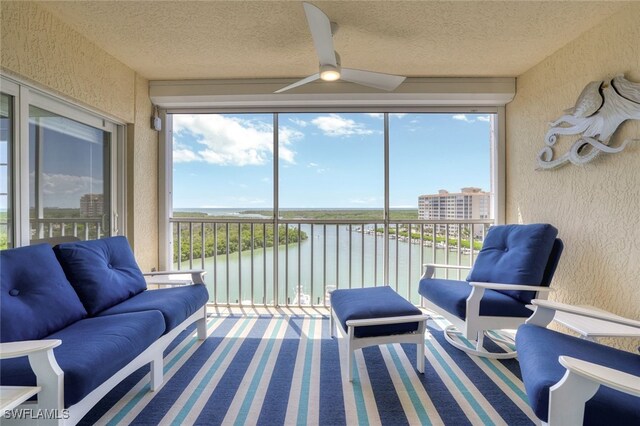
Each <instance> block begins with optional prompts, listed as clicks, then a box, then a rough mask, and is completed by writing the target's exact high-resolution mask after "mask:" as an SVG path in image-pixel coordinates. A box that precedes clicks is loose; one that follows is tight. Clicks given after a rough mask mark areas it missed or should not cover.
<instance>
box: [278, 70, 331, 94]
mask: <svg viewBox="0 0 640 426" xmlns="http://www.w3.org/2000/svg"><path fill="white" fill-rule="evenodd" d="M319 78H320V74H319V73H315V74H313V75H310V76H309V77H307V78H303V79H302V80H300V81H296V82H295V83H293V84H290V85H288V86H286V87H283V88H282V89H279V90H276V91H275V92H273V93H282V92H285V91H287V90H291V89H293V88H295V87H298V86H302V85H303V84H307V83H311V82H312V81H315V80H317V79H319Z"/></svg>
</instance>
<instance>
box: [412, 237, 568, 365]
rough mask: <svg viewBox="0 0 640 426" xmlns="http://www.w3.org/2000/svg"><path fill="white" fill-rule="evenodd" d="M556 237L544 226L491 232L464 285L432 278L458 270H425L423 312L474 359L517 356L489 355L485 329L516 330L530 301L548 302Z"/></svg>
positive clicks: (557, 256) (511, 353)
mask: <svg viewBox="0 0 640 426" xmlns="http://www.w3.org/2000/svg"><path fill="white" fill-rule="evenodd" d="M557 234H558V230H557V229H556V228H554V227H553V226H551V225H548V224H532V225H500V226H494V227H491V228H490V229H489V232H488V233H487V236H486V238H485V240H484V244H483V247H482V250H480V253H478V258H477V260H476V263H475V265H474V266H473V268H472V269H471V271H470V273H469V276H468V277H467V280H466V281H456V280H449V279H440V278H435V277H434V273H435V270H436V269H437V268H459V267H458V266H450V265H425V272H424V274H423V276H422V278H421V280H420V284H419V290H418V291H419V293H420V295H421V296H422V297H423V299H424V304H425V306H426V308H427V309H429V310H431V311H434V312H436V313H438V314H440V315H442V316H443V317H445V318H446V319H447V320H448V321H449V322H450V323H451V325H450V326H449V327H447V328H446V329H445V337H446V339H447V341H448V342H449V343H451V344H452V345H453V346H455V347H456V348H458V349H460V350H462V351H465V352H467V353H470V354H473V355H478V356H484V357H488V358H501V359H502V358H513V357H515V356H516V352H515V351H509V352H489V351H487V350H486V349H485V348H484V337H485V335H486V336H487V337H489V338H492V337H491V335H489V334H487V333H486V332H487V331H488V330H501V329H516V328H518V326H519V325H521V324H523V323H524V322H525V320H526V319H527V318H529V317H530V316H531V314H532V311H531V309H529V308H528V307H527V305H529V304H530V303H531V300H532V299H534V298H538V299H546V295H547V293H548V292H549V291H551V289H550V288H549V285H550V283H551V279H552V278H553V274H554V273H555V270H556V267H557V265H558V261H559V260H560V255H561V254H562V250H563V247H564V246H563V244H562V241H561V240H560V239H558V238H556V237H557ZM460 269H464V268H460ZM454 328H457V330H458V331H459V332H461V333H462V335H463V336H464V337H465V338H466V339H469V340H475V341H476V344H475V348H472V347H468V346H466V345H464V344H463V343H461V342H460V341H459V340H457V339H455V338H454V337H452V333H453V329H454Z"/></svg>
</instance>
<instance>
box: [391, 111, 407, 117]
mask: <svg viewBox="0 0 640 426" xmlns="http://www.w3.org/2000/svg"><path fill="white" fill-rule="evenodd" d="M405 115H407V114H406V113H404V112H394V113H392V114H389V117H396V118H404V116H405Z"/></svg>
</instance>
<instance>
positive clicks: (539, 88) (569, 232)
mask: <svg viewBox="0 0 640 426" xmlns="http://www.w3.org/2000/svg"><path fill="white" fill-rule="evenodd" d="M639 22H640V4H634V5H632V6H630V7H628V8H626V9H625V10H624V11H623V12H621V13H618V14H616V15H614V16H612V17H610V18H608V19H607V20H605V21H604V22H603V23H602V24H600V25H598V26H597V27H595V28H593V29H591V30H589V31H587V32H586V33H584V34H583V35H581V36H580V37H579V38H577V39H576V40H574V41H572V42H571V43H569V44H567V45H566V46H565V47H563V48H562V49H560V50H559V51H557V52H556V53H554V54H553V55H551V56H550V57H548V58H547V59H545V60H544V61H543V62H541V63H540V64H538V65H536V66H535V67H533V68H532V69H530V70H529V71H527V72H526V73H525V74H523V75H522V76H520V77H518V79H517V94H516V97H515V99H514V101H513V102H511V103H510V104H509V105H507V153H506V154H507V170H506V172H507V193H506V199H507V221H508V222H510V223H518V222H524V223H532V222H549V223H552V224H554V225H555V226H556V227H557V228H558V229H559V231H560V237H561V238H562V239H563V240H564V242H565V245H566V248H565V252H564V254H563V256H562V259H561V261H560V265H559V269H558V271H557V273H556V276H555V280H554V287H556V289H557V290H558V291H557V292H556V293H553V294H552V295H551V296H550V298H551V299H555V300H559V301H563V302H567V303H572V304H588V305H593V306H596V307H599V308H601V309H606V310H609V311H612V312H614V313H617V314H619V315H623V316H626V317H630V318H635V319H639V318H640V281H638V277H639V276H640V261H639V260H640V143H634V144H632V145H630V146H628V147H627V149H626V150H625V151H624V152H623V153H621V154H613V155H601V156H600V157H599V158H596V159H595V160H594V161H593V162H591V163H589V164H587V165H584V166H574V165H567V166H564V167H562V168H561V169H558V170H554V171H535V170H534V169H535V167H536V163H535V158H536V155H537V153H538V151H539V150H540V149H541V148H542V147H543V146H544V142H543V140H544V135H545V133H546V131H547V130H548V126H547V123H548V122H550V121H552V120H555V119H556V118H557V117H559V116H560V114H561V113H562V111H563V110H564V109H566V108H569V107H572V106H573V105H574V103H575V101H576V99H577V97H578V95H579V94H580V92H581V91H582V89H583V88H584V86H585V85H586V84H587V83H589V82H590V81H594V80H601V79H605V78H607V77H611V76H613V75H615V74H618V73H624V74H625V75H626V77H627V78H628V79H630V80H631V81H635V82H640V25H638V23H639ZM631 137H633V138H640V121H638V120H634V121H630V122H626V123H625V124H623V126H622V127H621V128H620V129H619V130H618V133H617V134H616V135H614V138H615V139H614V144H615V141H620V140H623V139H626V138H631ZM573 140H575V138H574V139H571V138H563V139H560V141H559V142H558V143H557V144H556V147H557V149H556V150H555V151H556V156H557V155H558V154H563V153H565V152H567V150H568V149H569V147H570V146H571V144H572V143H573ZM613 343H614V344H616V345H618V346H621V347H624V348H627V349H630V350H635V348H636V347H637V345H638V343H639V342H638V341H637V340H636V341H634V342H631V341H622V340H621V341H617V342H613Z"/></svg>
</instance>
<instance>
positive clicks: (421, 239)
mask: <svg viewBox="0 0 640 426" xmlns="http://www.w3.org/2000/svg"><path fill="white" fill-rule="evenodd" d="M495 116H496V113H495V111H489V112H486V113H482V114H481V113H473V114H472V113H465V114H462V113H434V112H428V113H427V112H420V113H415V112H411V113H398V112H393V113H384V112H354V111H347V112H304V111H302V112H286V113H285V112H282V113H269V114H264V113H261V114H258V113H244V114H231V113H229V114H220V113H200V114H193V113H189V114H181V113H179V112H177V113H172V114H168V115H167V117H168V123H169V125H168V126H167V128H168V129H173V132H172V139H170V144H171V145H170V147H171V151H172V155H173V162H172V164H171V165H170V166H171V167H168V168H167V170H168V171H170V172H171V176H170V178H171V180H170V182H171V185H172V186H171V188H172V189H171V192H172V199H171V200H170V202H169V203H168V205H172V206H173V210H172V211H171V212H170V213H169V217H168V222H169V226H167V230H169V232H168V235H170V237H169V241H168V247H169V250H168V252H169V254H171V255H172V256H167V261H168V263H169V265H170V266H173V267H174V268H177V269H181V268H194V267H195V268H204V269H205V270H207V271H208V277H211V278H210V281H209V282H208V285H209V293H210V295H211V298H212V301H213V302H214V303H221V304H242V305H248V304H264V305H273V304H277V305H298V304H299V305H308V304H313V305H322V304H324V303H326V300H327V298H326V297H327V294H328V293H329V291H330V290H331V289H332V288H345V287H349V288H352V287H360V286H372V285H383V284H388V285H391V286H392V287H394V288H395V289H396V290H397V291H399V292H400V294H402V295H403V296H404V297H406V298H407V299H409V300H411V301H413V302H416V303H419V297H418V294H417V292H416V291H415V286H416V283H417V281H418V278H419V276H420V274H421V272H422V271H421V265H422V263H423V262H430V261H438V262H439V263H446V264H449V265H464V266H469V265H470V264H472V262H473V258H474V256H475V255H477V250H478V249H479V246H480V245H481V244H482V241H481V240H482V237H483V235H484V234H483V232H484V229H485V228H486V226H488V225H489V223H490V219H491V218H493V217H494V216H493V201H492V200H493V199H494V198H493V194H494V190H493V179H494V172H493V170H494V168H493V161H494V159H493V153H494V150H495V146H496V140H494V131H493V129H494V122H495ZM169 135H171V133H169V132H168V133H167V136H169ZM276 143H277V145H276ZM387 184H388V189H387ZM386 206H388V208H387V207H386ZM433 221H440V223H433ZM412 285H413V288H412V287H411V286H412Z"/></svg>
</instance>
